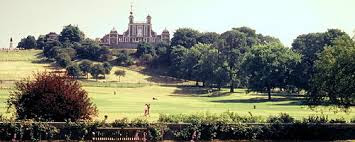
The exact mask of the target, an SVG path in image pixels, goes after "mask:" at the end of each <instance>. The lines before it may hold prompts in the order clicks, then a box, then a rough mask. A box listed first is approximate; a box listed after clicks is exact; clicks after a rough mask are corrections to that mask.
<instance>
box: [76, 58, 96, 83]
mask: <svg viewBox="0 0 355 142" xmlns="http://www.w3.org/2000/svg"><path fill="white" fill-rule="evenodd" d="M92 65H93V63H92V62H91V61H90V60H83V61H81V63H80V64H79V68H80V70H81V71H82V72H83V74H84V75H86V78H87V79H88V78H89V76H88V74H89V73H90V71H91V67H92Z"/></svg>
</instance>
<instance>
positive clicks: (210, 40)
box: [197, 32, 219, 44]
mask: <svg viewBox="0 0 355 142" xmlns="http://www.w3.org/2000/svg"><path fill="white" fill-rule="evenodd" d="M218 38H219V34H218V33H215V32H206V33H201V34H200V36H199V37H198V38H197V41H198V42H199V43H203V44H214V43H216V42H217V41H218Z"/></svg>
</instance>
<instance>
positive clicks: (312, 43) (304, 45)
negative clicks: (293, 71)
mask: <svg viewBox="0 0 355 142" xmlns="http://www.w3.org/2000/svg"><path fill="white" fill-rule="evenodd" d="M342 36H346V37H349V35H347V34H346V33H345V32H343V31H341V30H338V29H329V30H328V31H327V32H324V33H309V34H303V35H300V36H298V37H297V38H296V39H295V40H294V41H293V43H292V50H294V51H296V52H298V53H300V54H302V63H301V64H299V66H298V67H297V75H296V78H295V79H294V80H298V82H297V83H296V85H297V87H298V88H302V89H306V90H308V89H309V87H310V80H311V79H312V76H313V75H314V73H315V67H314V63H315V61H316V60H317V59H318V56H319V54H320V53H321V52H322V51H323V50H324V47H325V46H327V45H329V46H331V45H333V41H335V40H336V39H337V38H339V37H342Z"/></svg>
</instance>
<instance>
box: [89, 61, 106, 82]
mask: <svg viewBox="0 0 355 142" xmlns="http://www.w3.org/2000/svg"><path fill="white" fill-rule="evenodd" d="M90 74H91V76H93V77H94V78H95V79H96V80H97V79H98V78H99V76H100V74H102V75H105V68H104V66H103V65H101V64H95V65H93V66H92V68H91V70H90Z"/></svg>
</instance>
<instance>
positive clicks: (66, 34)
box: [59, 25, 85, 43]
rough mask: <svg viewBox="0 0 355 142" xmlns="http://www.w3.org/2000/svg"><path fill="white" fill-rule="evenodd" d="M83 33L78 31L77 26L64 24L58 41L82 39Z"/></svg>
mask: <svg viewBox="0 0 355 142" xmlns="http://www.w3.org/2000/svg"><path fill="white" fill-rule="evenodd" d="M84 38H85V37H84V34H83V33H82V32H81V31H80V29H79V27H77V26H73V25H68V26H65V27H64V28H63V30H62V32H61V33H60V35H59V41H60V42H62V43H64V42H67V41H68V42H80V41H81V40H83V39H84Z"/></svg>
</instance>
